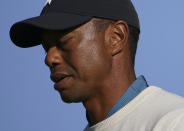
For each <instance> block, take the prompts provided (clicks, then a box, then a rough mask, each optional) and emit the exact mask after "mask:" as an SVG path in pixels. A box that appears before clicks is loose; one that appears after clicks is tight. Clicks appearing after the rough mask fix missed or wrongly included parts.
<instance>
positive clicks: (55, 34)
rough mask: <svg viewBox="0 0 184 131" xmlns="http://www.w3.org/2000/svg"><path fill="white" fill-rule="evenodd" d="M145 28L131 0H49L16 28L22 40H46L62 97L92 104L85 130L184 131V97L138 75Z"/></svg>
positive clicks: (23, 42) (18, 39)
mask: <svg viewBox="0 0 184 131" xmlns="http://www.w3.org/2000/svg"><path fill="white" fill-rule="evenodd" d="M139 33H140V25H139V19H138V16H137V13H136V10H135V8H134V6H133V5H132V3H131V1H130V0H113V1H111V0H109V1H107V0H100V1H97V0H93V1H87V0H78V1H74V0H67V1H64V0H62V1H61V0H52V1H47V2H46V5H45V7H44V8H43V10H42V13H41V15H40V16H38V17H35V18H31V19H27V20H25V21H21V22H18V23H16V24H14V25H13V26H12V28H11V30H10V36H11V39H12V41H13V42H14V43H15V44H16V45H17V46H20V47H23V48H27V47H32V46H36V45H39V44H42V46H43V48H44V50H45V51H46V52H47V55H46V57H45V64H46V65H47V66H48V67H49V69H50V73H51V75H50V77H51V79H52V81H53V82H55V85H54V88H55V89H56V90H57V91H58V92H59V93H60V95H61V98H62V100H63V101H64V102H67V103H72V102H82V103H83V105H84V107H85V109H86V116H87V120H88V123H89V124H88V125H87V126H86V128H85V129H84V130H86V131H164V130H168V131H172V130H177V131H181V130H182V129H184V126H183V124H182V123H183V122H184V99H183V98H182V97H180V96H177V95H174V94H172V93H169V92H167V91H165V90H163V89H161V88H159V87H156V86H149V85H148V84H147V82H146V79H145V78H144V76H143V75H141V76H139V77H136V75H135V71H134V64H135V54H136V48H137V43H138V40H139Z"/></svg>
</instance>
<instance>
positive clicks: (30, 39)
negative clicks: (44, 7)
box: [10, 13, 92, 48]
mask: <svg viewBox="0 0 184 131" xmlns="http://www.w3.org/2000/svg"><path fill="white" fill-rule="evenodd" d="M91 18H92V17H90V16H81V15H75V14H67V13H49V14H46V15H41V16H38V17H33V18H30V19H26V20H24V21H21V22H18V23H15V24H14V25H13V26H12V27H11V29H10V38H11V40H12V42H13V43H14V44H15V45H17V46H19V47H23V48H27V47H32V46H36V45H39V44H41V37H40V35H41V32H42V31H43V30H66V29H68V28H72V27H75V26H78V25H81V24H84V23H85V22H87V21H89V20H90V19H91Z"/></svg>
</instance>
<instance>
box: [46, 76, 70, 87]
mask: <svg viewBox="0 0 184 131" xmlns="http://www.w3.org/2000/svg"><path fill="white" fill-rule="evenodd" d="M71 76H72V75H69V74H67V73H62V72H56V73H53V74H51V76H50V78H51V80H52V81H53V82H54V83H55V84H54V88H55V89H56V90H61V89H62V87H64V85H65V83H66V81H67V80H68V79H69V78H70V77H71Z"/></svg>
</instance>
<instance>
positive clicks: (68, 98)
mask: <svg viewBox="0 0 184 131" xmlns="http://www.w3.org/2000/svg"><path fill="white" fill-rule="evenodd" d="M60 96H61V99H62V100H63V101H64V102H66V103H79V102H82V99H80V98H77V97H72V96H65V95H62V94H60Z"/></svg>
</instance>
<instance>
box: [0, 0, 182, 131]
mask: <svg viewBox="0 0 184 131" xmlns="http://www.w3.org/2000/svg"><path fill="white" fill-rule="evenodd" d="M132 2H133V3H134V5H135V8H136V9H137V12H138V14H139V18H140V23H141V35H140V40H139V44H138V50H137V56H136V65H135V70H136V74H137V76H139V75H141V74H143V75H144V76H145V78H146V79H147V81H148V84H149V85H155V86H159V87H161V88H163V89H165V90H167V91H170V92H173V93H176V94H178V95H181V96H184V86H183V82H184V77H183V74H184V69H183V67H184V61H183V57H184V51H183V50H184V40H183V39H184V8H183V5H184V1H183V0H175V1H173V0H154V1H149V0H133V1H132ZM44 4H45V0H39V1H38V0H16V1H15V0H14V1H13V0H12V1H8V0H2V1H1V4H0V16H1V17H0V40H1V43H0V44H1V47H0V83H1V84H0V105H1V106H0V131H81V130H82V129H83V128H84V127H85V126H86V124H87V121H86V118H85V110H84V108H83V106H82V104H81V103H78V104H66V103H63V102H62V101H61V99H60V95H59V93H58V92H56V91H55V90H54V89H53V83H52V82H51V80H50V78H49V70H48V68H47V67H46V66H45V65H44V57H45V53H44V51H43V49H42V48H41V46H37V47H33V48H28V49H21V48H18V47H16V46H15V45H14V44H12V42H11V41H10V38H9V29H10V27H11V25H12V24H13V23H15V22H17V21H20V20H23V19H26V18H30V17H34V16H37V15H39V13H40V12H41V9H42V7H43V6H44Z"/></svg>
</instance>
